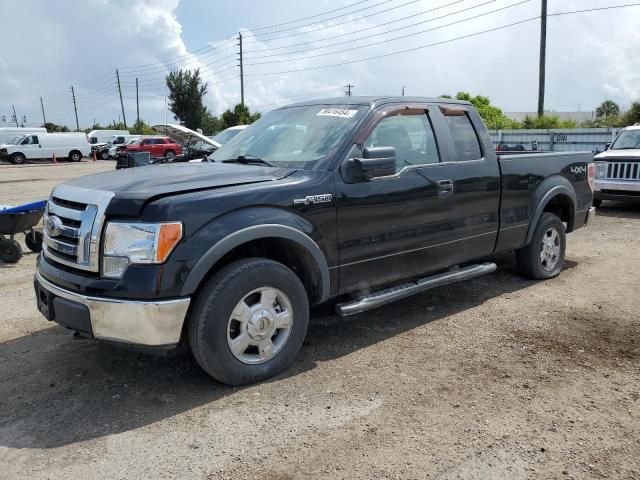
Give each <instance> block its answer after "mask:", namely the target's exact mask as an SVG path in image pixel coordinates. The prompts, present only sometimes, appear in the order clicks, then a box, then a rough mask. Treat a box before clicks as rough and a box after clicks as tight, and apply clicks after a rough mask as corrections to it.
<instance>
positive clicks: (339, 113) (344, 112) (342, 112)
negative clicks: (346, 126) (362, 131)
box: [317, 108, 358, 118]
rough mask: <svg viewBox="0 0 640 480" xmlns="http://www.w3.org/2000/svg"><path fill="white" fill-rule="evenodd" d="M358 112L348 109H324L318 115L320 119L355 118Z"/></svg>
mask: <svg viewBox="0 0 640 480" xmlns="http://www.w3.org/2000/svg"><path fill="white" fill-rule="evenodd" d="M356 113H358V110H349V109H348V108H323V109H322V110H320V111H319V112H318V114H317V116H318V117H340V118H353V116H354V115H355V114H356Z"/></svg>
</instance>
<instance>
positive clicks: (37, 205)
mask: <svg viewBox="0 0 640 480" xmlns="http://www.w3.org/2000/svg"><path fill="white" fill-rule="evenodd" d="M46 205H47V201H46V200H40V201H38V202H31V203H25V204H24V205H18V206H17V207H11V206H0V214H3V213H24V212H33V211H34V210H44V207H45V206H46Z"/></svg>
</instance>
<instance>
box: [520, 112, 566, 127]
mask: <svg viewBox="0 0 640 480" xmlns="http://www.w3.org/2000/svg"><path fill="white" fill-rule="evenodd" d="M522 126H523V127H524V128H532V129H533V128H538V129H548V128H576V127H577V126H578V122H576V121H575V120H571V119H567V120H561V119H560V117H559V116H558V115H554V114H545V115H542V116H541V117H537V116H536V117H532V116H530V115H527V116H526V117H524V120H523V121H522Z"/></svg>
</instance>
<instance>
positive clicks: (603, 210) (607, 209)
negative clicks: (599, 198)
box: [596, 201, 640, 219]
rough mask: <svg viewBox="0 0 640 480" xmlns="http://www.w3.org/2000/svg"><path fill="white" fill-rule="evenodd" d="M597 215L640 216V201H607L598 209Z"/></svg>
mask: <svg viewBox="0 0 640 480" xmlns="http://www.w3.org/2000/svg"><path fill="white" fill-rule="evenodd" d="M597 217H613V218H640V202H634V203H628V202H614V201H605V202H603V203H602V205H601V206H600V207H598V208H597V209H596V219H597Z"/></svg>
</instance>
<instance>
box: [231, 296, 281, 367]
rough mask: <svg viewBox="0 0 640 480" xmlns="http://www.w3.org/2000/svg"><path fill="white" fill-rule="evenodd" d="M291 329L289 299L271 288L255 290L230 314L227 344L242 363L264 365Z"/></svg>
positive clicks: (279, 347) (244, 297) (276, 353)
mask: <svg viewBox="0 0 640 480" xmlns="http://www.w3.org/2000/svg"><path fill="white" fill-rule="evenodd" d="M292 327H293V308H292V307H291V301H290V300H289V298H288V297H287V296H286V295H285V294H284V293H283V292H282V291H280V290H278V289H276V288H273V287H261V288H256V289H255V290H252V291H251V292H249V293H248V294H246V295H244V296H243V297H242V299H240V301H239V302H238V303H237V304H236V306H235V308H234V309H233V311H232V312H231V315H230V316H229V320H228V322H227V344H228V346H229V350H231V353H232V354H233V355H234V357H236V358H237V359H238V360H240V361H241V362H242V363H246V364H251V365H255V364H260V363H264V362H267V361H269V360H270V359H272V358H274V357H275V356H276V355H278V353H280V351H281V350H282V349H283V348H284V346H285V344H286V343H287V340H288V339H289V336H290V335H291V329H292Z"/></svg>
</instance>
